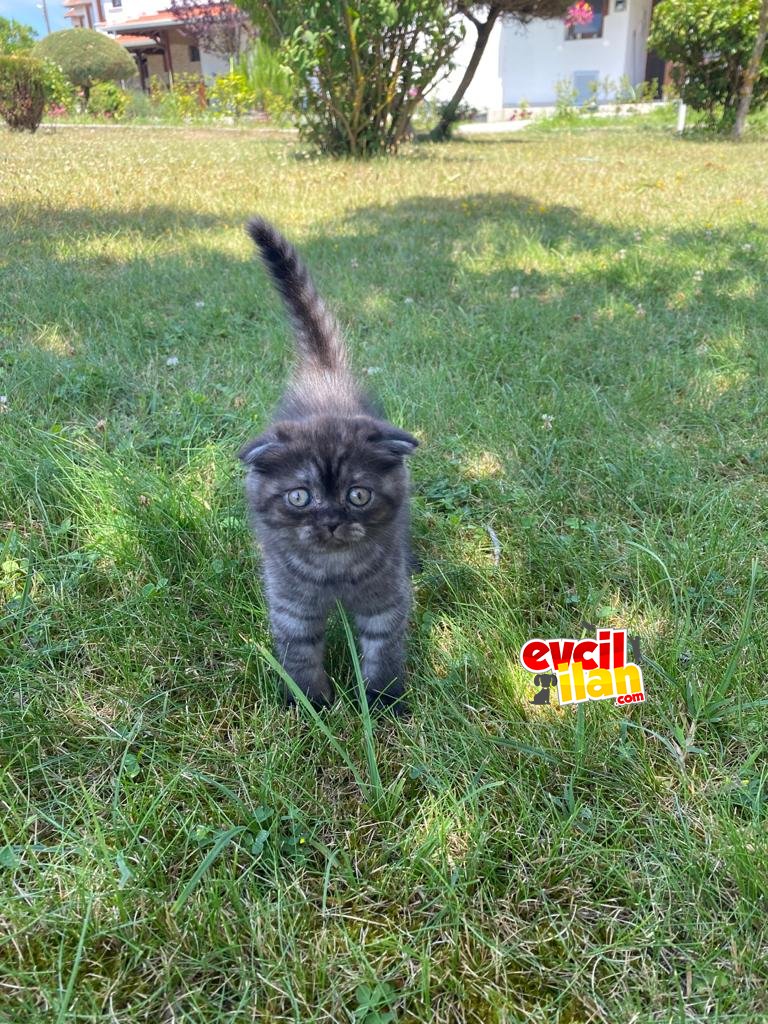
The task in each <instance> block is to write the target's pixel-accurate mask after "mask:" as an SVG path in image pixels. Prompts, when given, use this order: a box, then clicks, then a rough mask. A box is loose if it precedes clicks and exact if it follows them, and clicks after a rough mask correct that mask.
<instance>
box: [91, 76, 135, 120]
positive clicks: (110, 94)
mask: <svg viewBox="0 0 768 1024" xmlns="http://www.w3.org/2000/svg"><path fill="white" fill-rule="evenodd" d="M127 106H128V94H127V93H126V92H125V91H124V90H123V89H121V88H120V86H119V85H115V83H114V82H97V83H96V85H94V87H93V88H92V89H91V95H90V96H89V98H88V113H89V114H94V115H95V116H96V117H108V118H113V119H114V120H115V121H119V120H120V118H121V117H122V116H123V115H124V114H125V109H126V107H127Z"/></svg>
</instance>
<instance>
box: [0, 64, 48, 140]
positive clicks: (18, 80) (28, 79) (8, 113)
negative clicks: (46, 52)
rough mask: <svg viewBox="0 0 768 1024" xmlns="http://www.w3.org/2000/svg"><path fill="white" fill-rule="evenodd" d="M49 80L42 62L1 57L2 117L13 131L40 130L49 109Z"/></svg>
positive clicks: (0, 111)
mask: <svg viewBox="0 0 768 1024" xmlns="http://www.w3.org/2000/svg"><path fill="white" fill-rule="evenodd" d="M45 81H46V80H45V65H44V64H43V62H42V61H41V60H35V58H34V57H8V56H0V117H2V118H3V120H4V121H5V122H6V123H7V125H8V127H9V128H11V129H12V130H13V131H25V130H26V131H28V132H35V131H37V128H38V126H39V124H40V122H41V121H42V119H43V111H44V110H45V100H46V91H45Z"/></svg>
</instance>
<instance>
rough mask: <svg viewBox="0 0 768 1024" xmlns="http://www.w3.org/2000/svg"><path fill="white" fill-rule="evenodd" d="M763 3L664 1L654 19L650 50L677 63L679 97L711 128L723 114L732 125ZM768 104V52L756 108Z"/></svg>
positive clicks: (674, 71) (752, 0)
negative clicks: (703, 115)
mask: <svg viewBox="0 0 768 1024" xmlns="http://www.w3.org/2000/svg"><path fill="white" fill-rule="evenodd" d="M759 12H760V0H729V2H727V3H726V2H724V0H662V2H661V3H660V4H659V5H658V7H657V8H656V10H655V11H654V13H653V24H652V26H651V35H650V38H649V40H648V45H649V46H651V47H652V48H653V49H654V50H656V52H657V53H658V54H659V56H661V57H663V58H664V59H665V60H671V61H673V62H674V67H673V69H672V75H673V78H674V81H675V85H676V86H677V88H678V89H679V92H680V96H681V98H682V99H683V101H684V102H685V103H688V104H690V106H691V107H693V109H694V110H702V111H705V112H706V114H707V117H708V119H709V121H710V122H714V121H715V120H716V118H717V115H718V112H719V114H720V119H721V123H722V124H723V125H727V124H729V123H730V122H731V121H732V120H733V118H734V116H735V113H736V106H737V104H738V101H739V95H740V93H741V87H742V83H743V81H744V73H745V71H746V68H747V64H748V62H749V58H750V56H751V54H752V49H753V47H754V45H755V38H756V36H757V23H758V16H759ZM766 102H768V50H767V51H766V58H765V59H764V61H763V65H762V67H761V70H760V73H759V75H758V77H757V80H756V82H755V87H754V93H753V97H752V107H753V109H757V108H759V107H761V106H763V105H764V104H765V103H766Z"/></svg>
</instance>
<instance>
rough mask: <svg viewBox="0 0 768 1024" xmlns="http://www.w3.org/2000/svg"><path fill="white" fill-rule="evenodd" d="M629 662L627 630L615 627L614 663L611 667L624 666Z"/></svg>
mask: <svg viewBox="0 0 768 1024" xmlns="http://www.w3.org/2000/svg"><path fill="white" fill-rule="evenodd" d="M626 663H627V631H626V629H615V630H614V631H613V665H612V666H611V668H624V666H625V665H626Z"/></svg>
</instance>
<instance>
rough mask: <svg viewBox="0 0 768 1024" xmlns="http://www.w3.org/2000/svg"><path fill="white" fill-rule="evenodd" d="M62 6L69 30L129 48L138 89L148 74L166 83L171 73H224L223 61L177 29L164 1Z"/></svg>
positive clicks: (89, 0) (76, 1)
mask: <svg viewBox="0 0 768 1024" xmlns="http://www.w3.org/2000/svg"><path fill="white" fill-rule="evenodd" d="M64 8H65V17H67V18H69V19H70V21H71V23H72V28H95V29H98V30H99V31H100V32H104V33H106V34H107V35H110V36H114V38H115V39H116V40H117V41H118V42H119V43H122V45H123V46H124V47H125V48H126V49H127V50H129V51H130V53H131V54H132V55H133V57H134V59H135V60H136V65H137V72H138V76H139V81H140V83H141V87H142V89H146V88H147V86H148V83H149V80H150V78H152V77H153V76H156V77H157V78H159V79H160V80H161V81H163V82H165V83H166V84H170V83H171V79H172V77H173V75H174V74H179V73H183V74H193V75H199V76H200V77H201V78H212V77H215V76H216V75H220V74H226V73H227V72H228V71H229V63H228V62H227V61H226V60H224V59H223V58H222V57H219V56H217V55H216V54H213V53H207V52H206V51H205V50H201V49H200V47H198V46H197V45H196V43H195V40H194V38H192V37H191V36H190V35H188V34H185V33H184V32H183V31H182V29H183V23H182V21H181V20H180V19H179V18H178V17H177V16H176V15H174V13H173V11H171V10H169V9H168V0H64Z"/></svg>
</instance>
